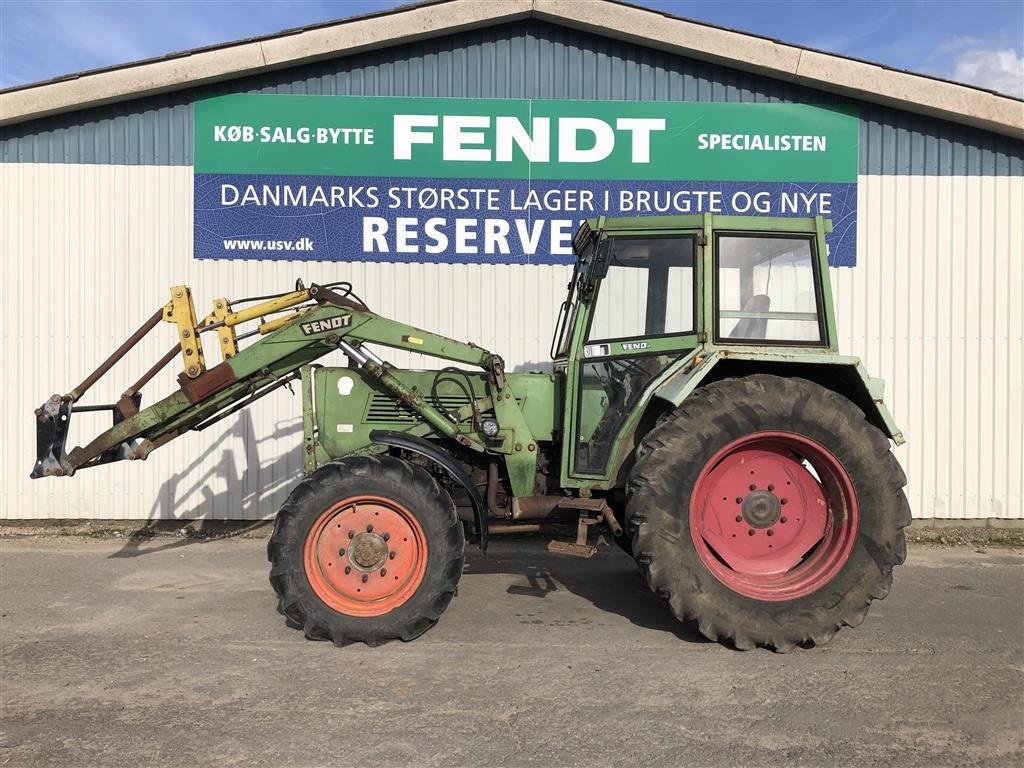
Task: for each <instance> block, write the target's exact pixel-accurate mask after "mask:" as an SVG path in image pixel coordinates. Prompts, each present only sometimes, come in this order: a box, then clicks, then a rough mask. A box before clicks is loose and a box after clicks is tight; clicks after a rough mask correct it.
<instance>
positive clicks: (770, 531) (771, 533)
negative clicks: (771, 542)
mask: <svg viewBox="0 0 1024 768" xmlns="http://www.w3.org/2000/svg"><path fill="white" fill-rule="evenodd" d="M768 535H769V536H774V535H775V531H773V530H772V529H771V528H769V529H768Z"/></svg>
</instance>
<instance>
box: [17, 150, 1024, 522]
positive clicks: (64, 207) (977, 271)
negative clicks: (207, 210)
mask: <svg viewBox="0 0 1024 768" xmlns="http://www.w3.org/2000/svg"><path fill="white" fill-rule="evenodd" d="M859 194H860V201H859V204H860V216H859V222H858V225H859V228H858V240H859V250H860V256H859V261H858V266H857V267H856V268H855V269H836V270H833V275H832V279H833V286H834V289H835V296H836V304H837V314H838V324H839V329H840V332H841V348H842V349H843V350H844V351H845V352H848V353H851V354H858V355H860V356H862V357H863V359H864V361H865V363H866V364H867V366H868V368H869V370H870V372H871V373H872V374H873V375H875V376H883V377H885V378H886V379H887V381H888V384H889V392H888V393H887V398H886V399H887V401H888V403H889V404H890V406H891V407H892V409H893V411H894V412H895V415H896V418H897V421H898V423H899V424H900V426H901V427H902V428H903V429H904V431H905V433H906V435H907V438H908V441H909V442H908V443H907V445H906V446H903V447H902V448H900V449H898V455H899V458H900V461H901V462H902V463H903V466H904V467H905V468H906V470H907V474H908V476H909V478H910V485H909V488H908V491H909V496H910V500H911V505H912V508H913V512H914V514H915V516H917V517H919V518H921V517H924V518H929V517H940V518H987V517H999V518H1021V517H1024V503H1022V496H1024V488H1022V483H1024V455H1022V441H1021V439H1020V437H1021V435H1022V434H1024V407H1022V404H1024V301H1022V300H1021V297H1022V296H1024V224H1022V220H1021V217H1020V211H1021V210H1024V180H1022V179H1021V178H1019V177H1018V178H1009V177H927V176H916V177H914V176H866V177H861V179H860V187H859ZM0 196H2V199H3V200H4V205H3V207H2V214H0V248H2V252H3V253H4V254H5V257H6V264H5V279H6V285H8V286H17V291H12V290H9V291H8V292H7V300H6V301H5V302H4V303H3V305H2V307H0V322H2V325H0V343H2V344H3V349H4V350H5V352H6V353H7V355H6V359H7V362H8V371H9V375H8V377H7V380H6V384H5V394H4V402H3V406H2V407H0V434H3V435H5V436H6V437H7V440H6V442H5V446H6V447H5V450H4V453H3V459H4V460H3V466H2V468H0V478H2V484H3V485H2V488H3V492H2V493H0V517H7V518H26V517H27V518H33V517H57V518H61V517H75V518H79V517H99V518H140V517H141V518H145V517H173V516H177V517H182V518H190V517H195V516H200V515H205V516H210V517H216V518H241V519H253V518H257V517H261V516H266V515H268V514H272V513H273V511H274V509H275V508H276V505H277V504H278V503H279V502H280V500H281V499H282V498H283V496H284V495H285V494H286V493H287V489H288V488H289V486H290V485H291V484H292V483H293V481H294V479H295V478H296V477H298V475H299V472H300V469H301V455H300V453H299V448H300V432H301V426H300V419H299V412H300V406H299V402H300V401H299V399H298V396H297V395H296V396H295V397H289V396H288V395H287V394H285V393H284V392H282V393H278V394H275V395H273V396H271V397H268V398H266V399H264V400H262V401H260V402H259V403H257V404H256V405H255V406H253V407H252V408H251V409H249V410H247V411H243V412H242V413H241V414H239V415H238V416H237V417H233V418H231V419H228V420H226V421H225V422H224V424H223V426H220V425H218V426H216V427H214V428H212V429H210V430H208V431H206V432H203V433H199V434H194V435H188V436H185V437H183V438H181V439H179V440H177V441H175V442H173V443H171V444H169V445H168V446H166V447H164V448H161V449H160V450H158V451H156V452H155V453H154V454H153V455H152V456H150V458H149V459H148V460H147V461H146V462H139V463H133V464H115V465H110V466H106V467H100V468H97V469H92V470H86V471H83V472H82V473H81V474H80V475H79V476H77V477H76V478H75V479H74V480H72V481H68V480H57V479H53V480H38V481H33V480H29V479H28V472H29V469H30V467H29V464H30V458H31V456H32V455H33V450H34V440H35V433H34V426H33V421H32V416H31V413H32V411H33V409H34V408H36V407H37V406H38V405H39V404H40V403H41V402H42V401H43V400H44V399H45V398H46V397H47V396H48V395H49V394H51V393H52V392H53V391H54V390H59V391H62V392H63V391H66V390H67V389H70V388H71V387H72V386H73V385H74V384H75V383H77V382H78V381H79V380H81V378H82V377H83V376H84V375H85V373H87V372H88V371H89V370H91V368H92V367H93V366H95V365H96V363H97V362H98V361H99V360H101V359H103V358H104V357H105V356H106V355H107V354H108V353H109V352H110V350H111V349H112V348H113V347H114V346H115V345H116V344H117V343H118V342H119V341H120V340H121V339H123V338H125V337H126V336H127V335H128V334H129V333H130V332H131V331H132V330H134V328H135V327H136V326H137V325H138V323H140V322H141V320H142V319H143V318H145V317H147V316H148V315H149V314H150V313H151V312H152V310H153V308H154V307H155V306H159V305H160V304H162V303H163V302H165V301H166V299H167V296H166V293H165V291H166V288H167V287H168V286H170V285H173V284H177V283H180V282H186V283H189V284H190V285H192V286H193V288H194V290H195V295H196V300H197V303H198V304H199V306H200V308H202V309H205V308H206V307H207V306H208V302H209V301H210V300H212V299H213V298H214V297H216V296H222V295H224V294H229V295H233V296H240V295H254V294H262V293H267V292H269V291H273V290H281V289H283V288H286V287H287V286H289V285H291V284H292V283H293V281H294V279H295V278H296V277H299V276H301V277H303V278H304V279H306V280H307V281H309V280H317V281H326V280H329V279H330V280H339V279H347V280H351V281H352V282H353V284H354V285H355V286H356V287H357V290H358V292H359V293H360V294H361V295H362V296H363V297H364V298H365V299H366V300H367V301H368V302H369V303H370V305H371V306H372V307H374V309H377V310H378V311H380V312H382V313H384V314H386V315H391V316H394V317H396V318H398V319H401V320H405V321H408V322H411V323H414V324H417V325H420V326H423V327H426V328H429V329H432V330H437V331H440V332H442V333H446V334H449V335H452V336H455V337H456V338H464V339H471V340H475V341H477V342H479V343H481V344H483V345H484V346H488V347H490V348H491V349H494V350H496V351H499V352H501V353H502V354H503V355H505V356H506V359H507V360H508V362H509V365H510V366H513V367H520V368H521V369H522V368H525V369H535V368H537V367H539V365H540V364H543V363H544V362H545V361H546V358H547V349H548V342H549V337H550V334H551V330H552V326H553V324H554V319H555V313H556V311H557V308H558V305H559V302H560V301H561V299H562V298H563V294H564V290H565V283H566V281H567V278H568V269H567V268H565V267H538V266H530V267H526V266H469V265H443V264H437V265H431V264H426V265H425V264H365V263H354V264H344V263H342V264H326V263H294V262H293V263H287V262H283V263H282V262H266V263H260V264H258V265H257V264H253V263H247V262H230V261H197V260H195V259H192V258H191V244H192V176H191V171H190V169H188V168H183V167H155V168H147V167H140V166H135V167H132V166H101V165H62V164H8V165H5V166H3V167H2V170H0ZM496 296H497V297H500V302H501V306H502V307H504V308H510V309H511V308H515V309H517V310H519V312H518V315H517V316H516V318H515V322H509V321H508V320H507V316H506V315H505V314H503V313H502V312H495V311H494V301H495V297H496ZM451 297H458V299H459V301H458V302H454V301H449V300H447V299H449V298H451ZM169 331H170V327H169V326H163V327H162V328H161V334H160V337H159V338H160V340H159V341H157V340H156V339H154V340H153V342H152V343H149V344H148V345H147V346H145V347H143V348H142V349H140V350H139V353H138V354H137V355H133V356H132V357H130V358H129V359H128V360H127V361H125V364H124V366H123V368H122V367H119V368H115V369H114V371H115V375H114V376H113V378H112V380H111V381H110V382H107V385H106V388H104V386H103V385H102V384H101V385H99V386H98V387H97V389H96V391H95V397H94V396H93V395H92V394H90V396H89V401H90V402H100V401H107V402H109V401H111V400H113V399H116V397H117V395H119V394H120V392H121V391H122V390H123V389H124V387H125V386H126V385H127V382H128V381H129V380H130V379H131V378H133V376H132V374H137V373H139V372H140V371H141V370H142V369H143V367H144V366H145V365H146V364H147V363H148V362H149V361H151V360H153V359H156V358H157V357H158V356H159V355H160V354H161V353H162V352H163V351H164V350H165V348H166V345H167V344H168V343H170V338H171V337H168V336H167V333H168V332H169ZM385 355H386V357H388V358H389V359H391V360H392V362H394V363H396V364H398V365H408V366H424V365H425V363H424V361H422V360H420V359H417V358H416V357H414V356H412V355H402V354H398V353H392V352H390V351H389V352H387V353H385ZM211 357H212V358H213V359H214V360H216V359H217V356H216V352H213V353H211ZM337 362H339V363H340V362H341V360H339V361H337ZM426 367H431V366H429V364H427V365H426ZM154 385H155V388H154V390H153V391H157V392H159V391H162V392H167V391H170V389H172V388H173V387H174V386H175V384H174V382H173V378H172V376H171V374H170V372H168V373H166V374H165V375H164V376H163V377H162V378H161V379H159V380H158V381H156V382H154ZM147 391H148V390H147ZM148 402H151V401H148ZM76 422H77V424H79V425H82V427H83V429H85V428H90V429H94V430H96V431H98V430H99V429H100V428H101V427H102V418H101V417H99V416H95V417H92V418H91V419H90V417H85V416H83V417H78V416H76ZM82 434H83V432H78V433H77V435H78V436H81V435H82ZM75 435H76V433H75V432H74V430H73V431H72V440H71V441H70V442H71V444H77V442H76V440H75Z"/></svg>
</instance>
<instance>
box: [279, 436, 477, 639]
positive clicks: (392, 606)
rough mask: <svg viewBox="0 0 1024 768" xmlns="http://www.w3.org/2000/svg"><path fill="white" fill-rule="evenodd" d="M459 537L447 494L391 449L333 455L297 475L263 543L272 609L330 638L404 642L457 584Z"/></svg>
mask: <svg viewBox="0 0 1024 768" xmlns="http://www.w3.org/2000/svg"><path fill="white" fill-rule="evenodd" d="M464 546H465V538H464V535H463V528H462V523H461V522H460V521H459V519H458V516H457V515H456V512H455V505H454V503H453V502H452V499H451V497H450V496H449V495H448V493H447V492H446V491H445V490H444V489H442V488H441V487H440V486H439V485H438V484H437V482H436V481H435V480H434V478H432V477H431V476H430V475H429V474H427V472H425V471H424V470H423V469H422V468H420V467H416V466H413V465H411V464H408V463H406V462H404V461H400V460H399V459H396V458H394V457H391V456H380V457H369V456H354V457H349V458H344V459H341V460H339V461H335V462H331V463H330V464H327V465H326V466H324V467H321V468H320V469H318V470H317V471H316V472H314V473H313V474H311V475H310V476H309V477H308V478H306V479H305V480H303V481H302V482H301V483H299V484H298V485H297V486H296V487H295V489H294V490H293V491H292V492H291V494H290V495H289V496H288V499H287V500H286V501H285V503H284V505H283V506H282V507H281V509H280V511H279V512H278V513H277V519H276V521H275V523H274V532H273V534H272V535H271V538H270V542H269V544H268V545H267V556H268V558H269V560H270V562H271V570H270V583H271V584H272V585H273V587H274V590H275V591H276V592H277V596H278V610H279V611H280V612H281V613H283V614H284V615H285V616H286V617H287V618H288V619H289V620H291V621H292V622H293V623H294V624H295V625H297V626H300V627H302V629H303V631H304V632H305V634H306V636H307V637H308V638H310V639H315V640H332V641H333V642H334V643H335V645H346V644H348V643H353V642H363V643H366V644H367V645H379V644H380V643H383V642H387V641H388V640H393V639H396V638H400V639H402V640H412V639H413V638H416V637H418V636H419V635H421V634H422V633H423V632H425V631H426V630H428V629H429V628H430V627H432V626H433V625H434V624H435V623H436V622H437V620H438V618H439V617H440V615H441V613H442V612H443V611H444V609H445V608H447V607H448V603H449V602H450V601H451V599H452V596H453V595H454V594H455V589H456V587H457V586H458V583H459V578H460V577H461V575H462V566H463V560H464V552H463V550H464Z"/></svg>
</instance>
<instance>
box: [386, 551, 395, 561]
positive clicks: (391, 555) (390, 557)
mask: <svg viewBox="0 0 1024 768" xmlns="http://www.w3.org/2000/svg"><path fill="white" fill-rule="evenodd" d="M394 559H395V553H394V552H388V560H394Z"/></svg>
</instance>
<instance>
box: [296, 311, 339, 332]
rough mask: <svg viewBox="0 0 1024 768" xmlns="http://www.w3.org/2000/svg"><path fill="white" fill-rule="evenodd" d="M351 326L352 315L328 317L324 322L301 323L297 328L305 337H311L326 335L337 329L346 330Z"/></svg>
mask: <svg viewBox="0 0 1024 768" xmlns="http://www.w3.org/2000/svg"><path fill="white" fill-rule="evenodd" d="M350 325H352V315H336V316H334V317H328V318H326V319H324V320H313V321H311V322H308V323H301V324H300V325H299V328H301V329H302V332H303V333H304V334H306V335H307V336H313V335H315V334H317V333H326V332H327V331H336V330H338V329H339V328H348V327H349V326H350Z"/></svg>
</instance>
